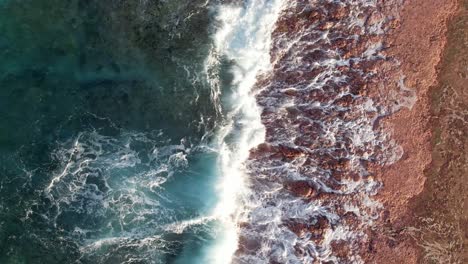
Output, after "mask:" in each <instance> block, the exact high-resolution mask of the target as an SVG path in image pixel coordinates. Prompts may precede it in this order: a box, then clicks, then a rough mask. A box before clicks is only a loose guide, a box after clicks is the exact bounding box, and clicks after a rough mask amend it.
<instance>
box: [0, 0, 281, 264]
mask: <svg viewBox="0 0 468 264" xmlns="http://www.w3.org/2000/svg"><path fill="white" fill-rule="evenodd" d="M278 3H279V1H259V0H252V1H247V2H246V3H245V4H244V5H243V6H228V5H221V4H219V3H211V2H210V1H197V0H195V1H175V0H174V1H118V2H117V1H58V0H37V1H19V0H18V1H16V0H7V1H1V2H0V30H1V32H2V34H1V36H0V54H1V59H2V60H1V62H0V87H1V88H0V160H1V162H0V173H1V175H0V263H7V264H9V263H28V264H29V263H47V264H49V263H50V264H53V263H93V264H94V263H229V262H230V261H231V257H232V254H233V253H234V251H235V250H236V248H237V232H238V231H237V222H238V220H239V218H240V217H241V215H242V211H243V205H242V202H241V200H242V196H243V195H245V192H247V191H248V190H247V189H246V188H245V181H246V178H245V175H244V173H243V163H244V161H245V159H247V156H248V151H249V149H250V148H251V147H253V146H255V145H256V144H258V143H260V142H261V141H262V139H263V127H262V126H261V124H260V120H259V114H258V113H259V112H258V109H257V106H256V104H255V100H254V97H253V94H252V93H251V89H252V87H253V86H254V83H255V80H256V76H257V74H260V73H261V72H262V71H264V70H266V68H267V67H268V65H269V63H268V61H269V57H268V45H269V43H268V41H266V40H267V39H266V36H268V35H269V34H270V31H269V28H271V26H272V24H273V22H274V18H275V14H277V11H278V8H279V4H278Z"/></svg>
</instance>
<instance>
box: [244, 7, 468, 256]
mask: <svg viewBox="0 0 468 264" xmlns="http://www.w3.org/2000/svg"><path fill="white" fill-rule="evenodd" d="M460 3H461V2H460ZM457 6H459V5H457V3H456V1H455V0H437V1H423V0H412V1H399V0H396V1H383V0H377V1H342V2H336V1H328V0H314V1H305V0H295V1H286V3H285V6H284V9H283V11H282V13H281V14H280V18H279V20H278V21H277V24H276V26H275V30H274V31H273V35H272V41H273V46H272V49H271V52H270V55H271V63H272V65H273V69H272V71H271V72H268V73H265V74H264V75H262V76H260V77H259V81H258V83H257V90H256V98H257V102H258V104H259V105H260V106H261V108H262V109H263V111H262V122H263V124H264V125H265V128H266V140H265V143H263V144H261V145H260V146H258V147H257V148H256V149H253V150H252V151H251V155H250V160H249V163H248V167H249V171H250V176H251V177H250V178H251V186H250V187H251V189H253V190H254V193H253V194H252V195H251V197H249V198H248V200H249V201H248V204H254V205H253V206H251V208H249V214H248V216H247V221H246V222H245V223H242V225H241V226H242V227H241V236H240V249H239V251H238V254H237V256H238V260H239V261H238V262H239V263H254V262H255V261H257V262H258V261H267V262H268V263H421V261H425V260H426V258H425V256H426V255H427V252H424V250H423V249H424V245H422V244H421V243H418V242H419V241H418V235H416V233H415V230H419V229H418V226H421V225H422V223H421V221H422V220H421V219H423V218H422V215H423V214H422V213H420V212H418V211H417V210H415V207H418V206H421V204H424V203H423V202H417V201H416V200H417V199H419V198H418V197H420V196H419V195H420V194H421V193H423V192H424V189H425V182H426V179H427V178H428V177H429V176H427V175H428V173H429V172H428V171H430V169H431V166H433V165H434V162H433V150H434V146H433V139H434V133H435V132H434V131H435V130H434V127H433V125H434V123H433V122H432V121H433V120H434V119H433V118H431V116H433V115H434V111H433V107H432V106H433V101H432V99H431V96H432V95H433V94H434V90H435V87H437V85H438V81H437V76H438V73H439V70H438V68H437V65H439V64H440V61H441V56H442V54H443V50H444V47H446V31H447V23H448V21H449V18H450V17H452V16H453V15H454V14H455V12H456V10H457ZM461 69H462V68H461ZM465 76H466V75H465ZM465 143H466V140H465ZM421 199H424V198H421ZM420 216H421V217H420ZM419 237H420V236H419ZM415 239H416V241H415ZM415 242H416V243H415ZM425 254H426V255H425ZM258 263H260V262H258ZM429 263H430V262H429ZM447 263H452V262H447ZM453 263H458V262H453ZM460 263H461V262H460Z"/></svg>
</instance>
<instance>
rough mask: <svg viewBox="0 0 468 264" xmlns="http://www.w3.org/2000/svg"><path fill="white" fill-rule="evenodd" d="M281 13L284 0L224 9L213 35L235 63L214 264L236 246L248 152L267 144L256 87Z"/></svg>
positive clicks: (222, 143)
mask: <svg viewBox="0 0 468 264" xmlns="http://www.w3.org/2000/svg"><path fill="white" fill-rule="evenodd" d="M280 9H281V1H280V0H275V1H267V0H249V1H246V3H245V4H244V5H243V6H235V5H221V6H219V7H218V10H217V12H218V20H219V21H220V22H221V27H220V28H219V30H218V31H217V33H216V34H215V36H214V40H215V47H214V50H213V51H212V55H213V54H217V56H224V57H225V58H227V59H228V60H233V61H234V62H235V66H234V68H233V69H232V71H233V72H232V73H233V75H234V80H233V86H234V89H233V94H232V97H231V98H230V102H231V103H232V105H233V109H232V110H231V111H230V112H229V113H228V114H227V118H226V119H227V123H226V124H225V126H223V127H222V128H221V129H220V131H219V134H218V135H219V138H218V145H219V148H220V157H219V163H220V164H219V165H220V172H221V175H222V176H221V178H220V180H219V183H218V191H219V196H220V200H219V202H218V205H217V206H216V208H215V209H214V212H213V215H214V216H215V217H216V218H217V219H219V220H220V221H221V222H222V228H223V232H222V234H220V240H219V242H217V243H216V245H215V246H214V247H213V248H212V249H211V250H210V254H209V255H210V259H209V261H210V263H216V264H218V263H230V262H231V256H233V254H234V252H235V251H236V249H237V246H238V227H237V224H238V222H239V221H240V217H241V216H242V212H243V209H244V207H243V204H242V197H243V196H246V195H247V194H246V193H247V192H249V189H248V188H247V186H246V184H247V183H246V182H247V181H248V179H247V177H246V171H245V161H246V160H247V159H248V156H249V151H250V149H252V148H253V147H255V146H256V145H258V144H260V143H262V142H263V141H264V127H263V125H262V123H261V120H260V109H259V107H258V106H257V103H256V100H255V93H254V91H253V88H254V86H255V83H256V82H257V77H258V75H259V74H262V73H265V72H267V71H268V70H269V69H270V68H271V64H270V56H269V50H270V45H271V40H270V36H271V32H272V29H273V26H274V24H275V21H276V19H277V16H278V14H279V11H280ZM218 58H219V57H218ZM213 61H216V60H213V59H212V58H209V59H208V61H207V62H208V63H213ZM228 138H234V140H232V141H229V140H228ZM228 141H229V142H228Z"/></svg>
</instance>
